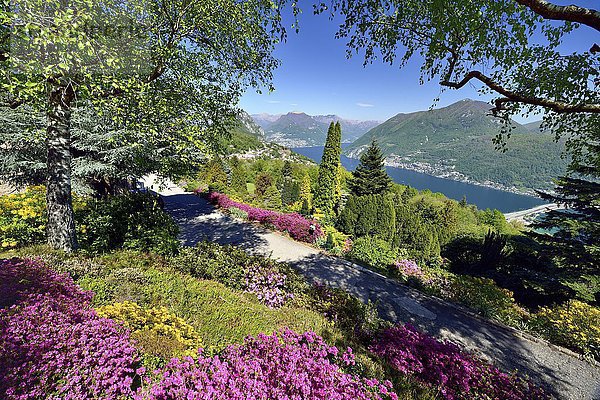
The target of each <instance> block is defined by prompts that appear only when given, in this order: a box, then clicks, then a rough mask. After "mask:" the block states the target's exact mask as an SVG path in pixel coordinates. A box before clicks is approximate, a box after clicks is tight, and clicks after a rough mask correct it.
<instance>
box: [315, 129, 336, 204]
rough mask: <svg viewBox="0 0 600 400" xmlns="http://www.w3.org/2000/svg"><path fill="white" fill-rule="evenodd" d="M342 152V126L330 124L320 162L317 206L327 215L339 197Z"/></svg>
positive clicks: (316, 197) (316, 196)
mask: <svg viewBox="0 0 600 400" xmlns="http://www.w3.org/2000/svg"><path fill="white" fill-rule="evenodd" d="M341 153H342V128H341V126H340V123H339V122H338V123H336V124H334V123H333V122H332V123H331V124H329V129H328V131H327V140H326V141H325V147H324V148H323V157H322V158H321V164H319V178H318V181H317V182H318V185H317V193H316V195H315V207H316V208H318V209H320V210H321V211H322V212H323V213H325V214H326V215H331V214H332V213H333V210H334V208H335V207H336V205H337V203H338V201H339V199H338V198H336V197H337V196H336V187H337V186H338V185H339V181H340V179H341V177H340V176H339V175H340V169H339V165H340V155H341Z"/></svg>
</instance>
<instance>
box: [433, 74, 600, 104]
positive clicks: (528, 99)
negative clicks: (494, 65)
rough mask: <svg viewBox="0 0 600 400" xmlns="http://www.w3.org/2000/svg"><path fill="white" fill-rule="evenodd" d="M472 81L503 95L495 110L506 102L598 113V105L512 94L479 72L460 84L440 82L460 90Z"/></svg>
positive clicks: (467, 76)
mask: <svg viewBox="0 0 600 400" xmlns="http://www.w3.org/2000/svg"><path fill="white" fill-rule="evenodd" d="M472 79H477V80H479V81H481V82H482V83H483V84H485V85H486V86H487V87H488V88H490V89H492V90H493V91H494V92H497V93H499V94H501V95H503V96H504V97H505V98H501V99H498V100H496V107H497V110H500V109H502V108H501V105H502V104H504V103H507V102H515V103H524V104H531V105H535V106H541V107H546V108H549V109H551V110H553V111H554V112H557V113H559V114H571V113H594V114H597V113H600V104H570V103H565V102H563V101H558V100H550V99H544V98H539V97H532V96H527V95H524V94H521V93H517V92H514V91H512V90H509V89H506V88H505V87H503V86H502V85H500V84H498V83H497V82H494V81H493V80H492V78H490V77H489V76H487V75H484V74H483V73H481V72H479V71H471V72H469V73H468V74H467V75H465V77H464V78H463V79H462V80H461V81H460V82H452V81H449V80H443V81H442V82H440V84H441V85H443V86H447V87H450V88H453V89H460V88H462V87H463V86H465V85H466V84H467V83H469V82H470V81H471V80H472Z"/></svg>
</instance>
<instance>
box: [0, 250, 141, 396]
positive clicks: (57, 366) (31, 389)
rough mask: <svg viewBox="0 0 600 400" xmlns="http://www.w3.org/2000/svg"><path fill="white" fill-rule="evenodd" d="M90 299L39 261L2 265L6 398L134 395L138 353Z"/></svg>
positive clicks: (0, 327) (0, 352)
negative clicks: (92, 305) (96, 310)
mask: <svg viewBox="0 0 600 400" xmlns="http://www.w3.org/2000/svg"><path fill="white" fill-rule="evenodd" d="M91 298H92V293H91V292H86V291H83V290H81V289H80V288H79V287H78V286H76V285H75V284H74V283H73V281H72V280H71V278H69V277H68V276H67V275H60V274H56V273H54V272H52V271H51V270H49V269H48V268H47V267H46V266H45V265H44V264H42V263H41V262H40V261H35V260H19V259H11V260H0V299H1V305H2V307H4V308H2V309H0V360H1V361H0V398H7V399H23V400H24V399H40V398H61V399H82V398H121V397H124V396H129V395H131V394H132V393H131V385H132V383H133V376H134V365H135V364H136V362H137V351H136V350H135V348H134V347H133V345H132V343H131V341H130V338H129V332H128V331H127V330H125V329H123V328H122V327H121V326H119V325H117V323H115V322H114V321H112V320H109V319H105V318H100V317H98V315H97V314H96V313H95V311H94V310H93V308H92V307H91V306H90V301H91Z"/></svg>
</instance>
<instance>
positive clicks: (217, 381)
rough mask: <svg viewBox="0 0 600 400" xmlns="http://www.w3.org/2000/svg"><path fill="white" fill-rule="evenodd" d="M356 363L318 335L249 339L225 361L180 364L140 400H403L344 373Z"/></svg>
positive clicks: (158, 376) (153, 380)
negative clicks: (249, 399) (198, 399)
mask: <svg viewBox="0 0 600 400" xmlns="http://www.w3.org/2000/svg"><path fill="white" fill-rule="evenodd" d="M354 363H355V360H354V356H353V354H352V349H348V350H347V351H345V352H340V351H339V350H338V349H337V348H336V347H334V346H329V345H327V344H326V343H325V342H324V341H323V338H321V337H319V336H318V335H316V334H315V333H314V332H306V333H303V334H298V333H295V332H293V331H291V330H283V331H281V332H279V333H278V334H273V335H265V334H260V335H258V336H257V337H248V338H246V340H245V341H244V344H242V345H233V346H230V347H228V348H227V349H225V351H223V352H222V353H221V354H220V356H219V357H218V358H217V357H204V356H203V355H202V354H200V356H199V357H198V359H197V360H194V359H192V358H191V357H187V358H184V359H174V360H172V361H171V362H170V363H169V364H168V365H167V366H166V367H165V368H163V369H162V370H160V371H157V372H156V373H155V374H154V376H152V377H149V378H148V379H147V380H146V387H147V388H148V389H146V390H142V391H141V392H139V393H138V394H137V395H136V396H135V398H136V399H140V400H141V399H165V398H201V399H204V398H206V399H212V398H217V399H239V400H242V399H248V398H253V399H315V400H319V399H322V400H329V399H357V400H360V399H394V400H395V399H398V396H397V395H396V394H395V393H393V389H392V384H391V382H389V381H385V382H379V381H378V380H377V379H366V378H361V377H359V376H357V375H353V374H350V373H347V372H344V369H345V368H346V367H351V366H352V365H353V364H354Z"/></svg>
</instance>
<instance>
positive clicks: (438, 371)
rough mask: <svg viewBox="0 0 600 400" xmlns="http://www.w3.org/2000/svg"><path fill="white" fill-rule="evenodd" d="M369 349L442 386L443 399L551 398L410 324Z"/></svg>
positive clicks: (402, 369)
mask: <svg viewBox="0 0 600 400" xmlns="http://www.w3.org/2000/svg"><path fill="white" fill-rule="evenodd" d="M370 350H371V351H372V352H373V353H374V354H376V355H378V356H380V357H382V358H384V359H385V360H387V361H388V362H389V363H390V364H391V365H392V367H393V368H395V369H396V370H397V371H399V372H401V373H402V374H407V375H413V376H414V377H415V378H416V379H417V380H419V381H420V382H422V383H424V384H426V385H430V386H432V387H439V390H440V392H441V395H442V396H443V398H444V399H448V400H454V399H473V398H486V399H510V400H536V399H549V396H548V395H547V394H545V393H544V391H543V390H542V389H540V388H538V387H536V386H534V385H533V384H532V383H531V382H529V381H525V380H523V379H521V378H519V377H517V376H516V375H509V374H506V373H503V372H502V371H500V370H499V369H498V368H496V367H495V366H493V365H491V364H489V363H486V362H484V361H482V360H480V359H479V358H477V357H475V356H474V355H472V354H469V353H466V352H463V351H461V350H460V348H459V347H458V346H456V345H454V344H452V343H447V342H440V341H438V340H436V339H435V338H433V337H431V336H429V335H427V334H425V333H423V332H420V331H419V330H417V329H416V328H414V327H413V326H411V325H410V324H406V325H396V326H394V327H392V328H388V329H385V330H384V331H383V332H382V333H381V334H380V336H379V337H378V338H377V339H376V340H375V342H374V343H373V344H372V345H371V347H370Z"/></svg>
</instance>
